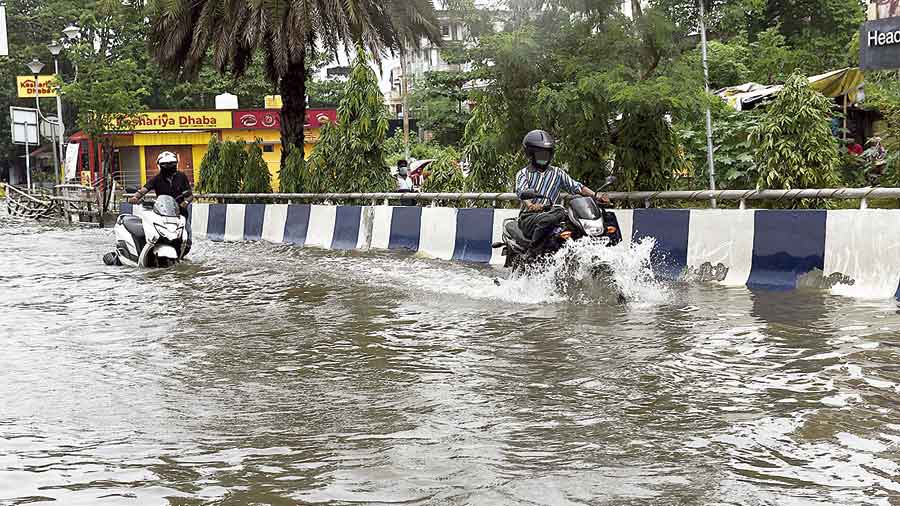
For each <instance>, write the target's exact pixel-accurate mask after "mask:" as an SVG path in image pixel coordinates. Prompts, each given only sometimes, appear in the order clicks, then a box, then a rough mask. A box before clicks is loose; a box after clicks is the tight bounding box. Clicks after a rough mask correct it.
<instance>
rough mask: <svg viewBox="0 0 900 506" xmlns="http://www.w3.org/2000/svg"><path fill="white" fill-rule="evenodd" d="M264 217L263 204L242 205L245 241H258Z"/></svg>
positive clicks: (264, 207)
mask: <svg viewBox="0 0 900 506" xmlns="http://www.w3.org/2000/svg"><path fill="white" fill-rule="evenodd" d="M265 217H266V205H265V204H247V205H245V206H244V240H245V241H258V240H260V239H261V238H262V229H263V220H264V219H265Z"/></svg>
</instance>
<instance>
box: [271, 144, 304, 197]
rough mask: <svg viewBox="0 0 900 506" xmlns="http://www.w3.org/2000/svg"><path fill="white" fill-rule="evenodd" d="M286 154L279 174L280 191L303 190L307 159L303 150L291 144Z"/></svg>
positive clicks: (296, 191) (293, 191) (292, 191)
mask: <svg viewBox="0 0 900 506" xmlns="http://www.w3.org/2000/svg"><path fill="white" fill-rule="evenodd" d="M287 150H288V152H287V154H286V155H285V163H284V164H282V166H281V172H279V174H278V176H279V178H278V191H279V192H281V193H301V192H303V190H304V188H303V174H304V171H305V170H306V160H305V159H304V156H303V150H302V149H299V148H296V147H293V146H289V147H288V148H287Z"/></svg>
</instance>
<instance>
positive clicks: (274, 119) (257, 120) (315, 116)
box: [233, 109, 337, 130]
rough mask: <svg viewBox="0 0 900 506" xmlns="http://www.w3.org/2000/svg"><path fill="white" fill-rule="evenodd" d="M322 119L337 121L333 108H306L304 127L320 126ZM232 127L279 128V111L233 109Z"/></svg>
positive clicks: (250, 128) (252, 128)
mask: <svg viewBox="0 0 900 506" xmlns="http://www.w3.org/2000/svg"><path fill="white" fill-rule="evenodd" d="M324 121H331V122H332V123H333V122H335V121H337V111H336V110H335V109H307V111H306V123H305V124H304V125H303V126H304V127H305V128H320V127H321V126H322V123H323V122H324ZM233 124H234V128H238V129H248V130H279V129H281V111H277V110H271V109H252V110H245V111H234V122H233Z"/></svg>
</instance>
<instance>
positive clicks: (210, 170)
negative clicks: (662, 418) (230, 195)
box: [196, 135, 222, 193]
mask: <svg viewBox="0 0 900 506" xmlns="http://www.w3.org/2000/svg"><path fill="white" fill-rule="evenodd" d="M221 144H222V143H221V142H219V138H218V137H217V136H215V135H213V136H210V138H209V144H207V145H206V154H205V155H203V161H202V162H200V181H198V182H197V188H196V191H197V193H212V190H211V188H216V187H217V186H218V179H219V174H218V164H219V155H220V152H221V149H222V145H221Z"/></svg>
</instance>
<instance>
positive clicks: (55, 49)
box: [47, 40, 66, 175]
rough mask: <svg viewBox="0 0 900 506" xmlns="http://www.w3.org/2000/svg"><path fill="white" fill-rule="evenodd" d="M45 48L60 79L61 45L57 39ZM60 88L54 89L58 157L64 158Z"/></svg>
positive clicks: (64, 125) (63, 129) (64, 144)
mask: <svg viewBox="0 0 900 506" xmlns="http://www.w3.org/2000/svg"><path fill="white" fill-rule="evenodd" d="M47 49H49V50H50V54H52V55H53V68H54V70H55V71H56V79H57V80H58V81H61V80H62V76H60V75H59V53H61V52H62V49H63V46H62V44H60V43H59V42H58V41H55V40H54V41H53V42H51V43H50V44H48V45H47ZM61 95H62V93H61V90H60V89H57V90H56V116H57V119H58V121H59V130H60V132H59V159H60V160H65V159H66V151H65V149H66V124H65V122H64V121H63V110H62V98H61ZM56 173H57V175H58V174H59V167H56Z"/></svg>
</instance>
